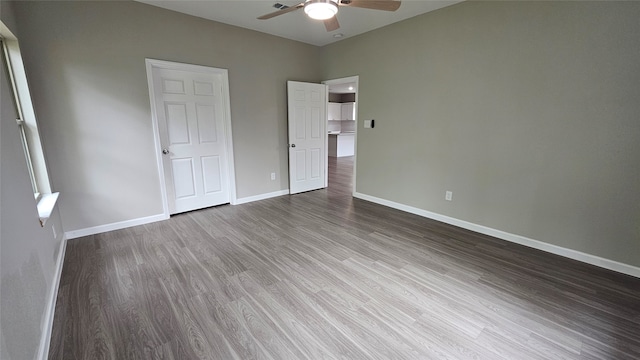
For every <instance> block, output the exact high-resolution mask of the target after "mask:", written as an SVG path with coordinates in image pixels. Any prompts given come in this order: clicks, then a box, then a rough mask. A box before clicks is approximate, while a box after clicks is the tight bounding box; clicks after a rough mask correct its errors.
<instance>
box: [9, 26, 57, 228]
mask: <svg viewBox="0 0 640 360" xmlns="http://www.w3.org/2000/svg"><path fill="white" fill-rule="evenodd" d="M0 45H1V46H2V49H1V50H2V54H0V56H2V60H3V61H2V63H3V64H4V65H5V66H4V67H5V68H4V69H0V71H6V72H7V74H8V78H9V81H10V83H11V84H10V85H11V90H12V93H13V100H14V105H15V108H16V114H18V119H16V122H17V126H18V129H19V134H20V137H21V140H22V147H23V149H24V157H25V161H26V165H27V169H28V171H29V176H30V178H31V186H32V188H33V194H34V197H35V199H36V203H37V207H38V213H39V215H40V223H41V225H44V222H45V221H46V220H47V219H48V218H49V216H50V214H51V212H52V211H53V207H54V206H55V203H56V200H57V197H58V194H57V193H55V194H52V193H51V185H50V184H49V174H48V171H47V166H46V163H45V158H44V152H43V150H42V143H41V141H40V133H39V131H38V125H37V123H36V116H35V112H34V110H33V104H32V103H31V95H30V92H29V86H28V84H27V76H26V73H25V70H24V65H23V63H22V55H21V53H20V46H19V45H18V39H16V37H15V36H14V35H13V34H12V33H11V31H9V29H8V28H7V27H6V26H5V25H4V24H3V23H2V22H0Z"/></svg>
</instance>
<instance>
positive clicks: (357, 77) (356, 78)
mask: <svg viewBox="0 0 640 360" xmlns="http://www.w3.org/2000/svg"><path fill="white" fill-rule="evenodd" d="M351 82H352V83H356V86H355V89H354V91H355V94H356V98H355V101H356V102H355V104H354V105H353V106H354V107H355V108H354V110H353V111H354V113H355V114H356V119H355V121H356V126H355V127H354V129H353V130H354V135H353V178H352V183H353V189H352V194H353V196H355V194H356V167H357V165H358V122H360V114H359V113H358V104H359V101H358V94H360V75H354V76H349V77H344V78H340V79H332V80H325V81H323V82H322V83H323V84H325V85H327V88H328V87H329V85H337V84H344V83H351ZM327 92H328V89H327ZM328 103H329V94H328V93H327V104H328ZM328 137H329V135H328V134H327V138H328ZM328 151H329V145H327V155H328ZM325 172H326V171H325Z"/></svg>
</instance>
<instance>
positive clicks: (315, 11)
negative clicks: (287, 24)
mask: <svg viewBox="0 0 640 360" xmlns="http://www.w3.org/2000/svg"><path fill="white" fill-rule="evenodd" d="M400 3H401V2H400V1H395V0H306V1H303V2H301V3H299V4H297V5H293V6H286V5H282V4H276V5H274V7H276V8H278V9H279V10H278V11H274V12H272V13H270V14H266V15H262V16H260V17H258V19H259V20H267V19H271V18H273V17H276V16H278V15H282V14H286V13H290V12H292V11H296V10H298V9H302V8H304V12H305V13H306V14H307V16H309V17H310V18H312V19H316V20H323V21H324V26H325V28H327V31H334V30H337V29H339V28H340V24H339V23H338V19H336V16H335V15H336V14H337V13H338V6H350V7H356V8H364V9H373V10H384V11H396V10H398V8H399V7H400Z"/></svg>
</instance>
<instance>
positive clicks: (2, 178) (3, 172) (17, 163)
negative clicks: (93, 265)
mask: <svg viewBox="0 0 640 360" xmlns="http://www.w3.org/2000/svg"><path fill="white" fill-rule="evenodd" d="M0 19H1V20H2V22H3V23H4V24H5V25H7V26H8V27H10V26H13V24H14V22H13V18H12V16H11V12H10V8H9V7H7V4H6V3H5V2H0ZM10 30H12V32H13V33H14V34H15V28H11V29H10ZM0 73H1V74H0V98H1V99H0V101H1V103H0V111H1V112H0V116H1V118H0V164H1V167H0V219H1V220H0V359H3V360H5V359H6V360H10V359H15V360H25V359H34V358H35V357H36V354H37V351H38V347H39V345H40V339H41V336H42V328H41V326H42V325H43V324H44V323H46V321H45V316H46V309H47V306H48V305H49V299H50V297H51V293H50V292H51V291H52V290H53V285H54V280H55V279H54V274H55V269H56V260H57V258H58V251H59V249H60V242H61V241H62V236H61V233H62V231H61V230H62V226H61V223H60V215H59V213H58V211H57V209H56V210H55V211H54V212H53V214H52V216H51V218H50V219H49V221H48V222H47V223H46V225H45V227H41V226H40V221H39V218H38V211H37V209H36V203H35V200H34V198H33V190H32V189H31V182H30V179H29V173H28V170H27V165H26V161H25V158H24V152H23V150H22V144H21V142H20V136H19V133H18V127H17V125H16V121H15V119H16V113H15V108H14V106H13V100H12V98H11V93H10V91H9V82H8V79H7V74H6V73H5V71H4V65H2V67H1V68H0ZM52 226H55V227H56V230H57V234H58V238H54V237H53V232H52V229H51V227H52Z"/></svg>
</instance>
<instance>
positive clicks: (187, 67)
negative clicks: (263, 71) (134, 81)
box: [145, 58, 238, 219]
mask: <svg viewBox="0 0 640 360" xmlns="http://www.w3.org/2000/svg"><path fill="white" fill-rule="evenodd" d="M145 64H146V67H147V83H148V86H149V101H150V104H151V122H152V124H153V140H154V146H155V153H156V164H157V166H158V178H159V179H160V192H161V195H162V212H163V215H164V216H165V217H166V218H167V219H168V218H169V215H170V214H169V201H168V198H167V185H166V183H165V181H164V165H163V162H162V143H161V142H160V128H159V125H158V114H157V111H156V104H155V98H156V97H155V91H154V87H153V73H152V71H153V69H154V68H158V69H168V70H182V71H190V72H197V73H205V74H213V75H219V76H221V77H222V94H223V96H222V101H223V109H222V111H223V112H224V121H223V125H224V136H225V139H226V145H227V146H226V152H227V163H228V164H229V165H228V166H229V171H228V173H229V174H228V176H229V200H230V203H231V205H235V204H236V203H237V200H238V199H237V195H236V176H235V174H236V172H235V163H234V161H233V136H232V133H231V105H230V103H229V101H230V100H229V73H228V71H227V69H219V68H214V67H209V66H202V65H192V64H184V63H177V62H172V61H164V60H156V59H149V58H147V59H145Z"/></svg>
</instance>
